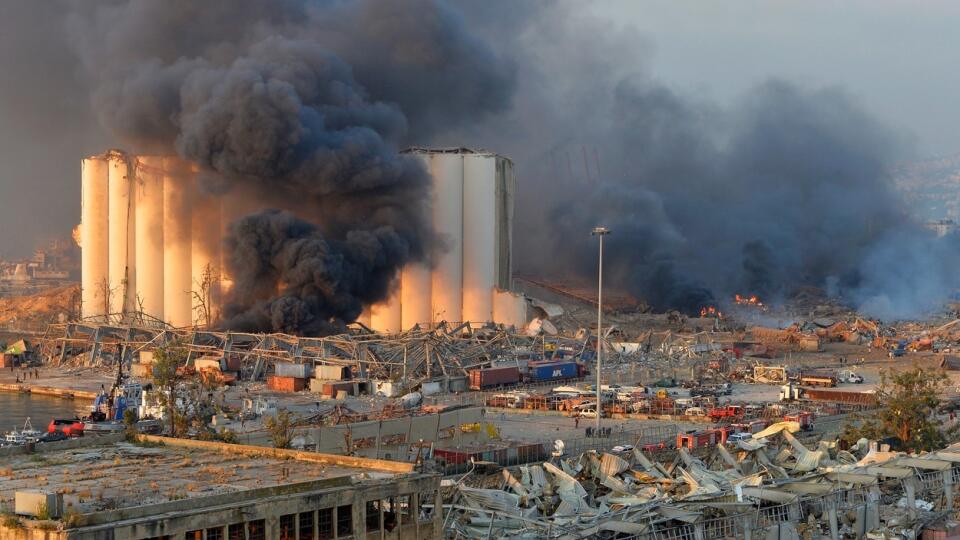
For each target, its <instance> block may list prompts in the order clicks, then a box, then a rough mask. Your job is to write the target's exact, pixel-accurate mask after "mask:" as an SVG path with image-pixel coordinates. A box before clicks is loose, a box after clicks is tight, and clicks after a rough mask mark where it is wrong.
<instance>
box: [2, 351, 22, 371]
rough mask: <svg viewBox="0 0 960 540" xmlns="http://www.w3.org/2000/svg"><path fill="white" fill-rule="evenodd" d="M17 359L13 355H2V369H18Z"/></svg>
mask: <svg viewBox="0 0 960 540" xmlns="http://www.w3.org/2000/svg"><path fill="white" fill-rule="evenodd" d="M17 364H18V362H17V357H16V356H15V355H12V354H0V368H5V369H10V368H12V367H17Z"/></svg>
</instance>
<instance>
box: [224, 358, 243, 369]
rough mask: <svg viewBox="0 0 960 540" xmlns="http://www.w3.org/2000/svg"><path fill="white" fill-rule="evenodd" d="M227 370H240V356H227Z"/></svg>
mask: <svg viewBox="0 0 960 540" xmlns="http://www.w3.org/2000/svg"><path fill="white" fill-rule="evenodd" d="M227 371H240V357H239V356H233V355H229V356H227Z"/></svg>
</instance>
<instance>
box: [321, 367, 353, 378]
mask: <svg viewBox="0 0 960 540" xmlns="http://www.w3.org/2000/svg"><path fill="white" fill-rule="evenodd" d="M343 372H344V366H314V368H313V375H314V376H315V377H316V378H318V379H324V380H327V381H342V380H346V379H349V378H350V377H349V375H348V376H344V374H343Z"/></svg>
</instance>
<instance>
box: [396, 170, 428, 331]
mask: <svg viewBox="0 0 960 540" xmlns="http://www.w3.org/2000/svg"><path fill="white" fill-rule="evenodd" d="M417 159H419V160H420V162H421V163H423V167H424V169H425V170H426V171H427V172H430V161H431V157H430V154H417ZM432 279H433V278H432V276H431V272H430V267H429V265H428V264H426V263H420V262H418V263H411V264H408V265H407V266H405V267H404V268H403V271H402V272H401V274H400V305H401V308H402V317H401V328H403V329H404V330H409V329H411V328H413V327H414V326H416V325H418V324H419V325H426V326H429V325H430V323H431V322H433V315H432V313H433V306H432V298H433V295H432V294H431V288H432Z"/></svg>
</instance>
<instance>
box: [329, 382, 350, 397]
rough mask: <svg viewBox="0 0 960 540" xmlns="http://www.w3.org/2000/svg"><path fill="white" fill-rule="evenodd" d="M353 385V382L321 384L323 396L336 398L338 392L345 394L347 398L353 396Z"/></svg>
mask: <svg viewBox="0 0 960 540" xmlns="http://www.w3.org/2000/svg"><path fill="white" fill-rule="evenodd" d="M355 386H356V385H355V384H354V383H353V381H339V382H327V383H323V395H325V396H330V397H337V394H339V393H340V392H346V393H347V395H348V396H352V395H354V388H355Z"/></svg>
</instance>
